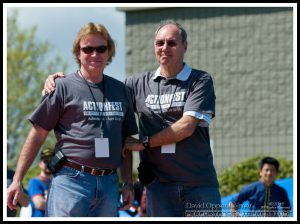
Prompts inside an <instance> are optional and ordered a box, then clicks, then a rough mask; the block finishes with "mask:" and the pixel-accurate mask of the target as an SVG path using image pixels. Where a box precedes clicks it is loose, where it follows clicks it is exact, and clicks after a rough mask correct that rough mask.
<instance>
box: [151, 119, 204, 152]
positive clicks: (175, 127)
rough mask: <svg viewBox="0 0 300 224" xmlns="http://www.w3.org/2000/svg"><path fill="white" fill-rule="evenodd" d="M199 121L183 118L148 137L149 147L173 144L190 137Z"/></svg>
mask: <svg viewBox="0 0 300 224" xmlns="http://www.w3.org/2000/svg"><path fill="white" fill-rule="evenodd" d="M198 123H199V120H198V119H197V118H194V117H191V116H183V117H182V118H181V119H179V120H178V121H177V122H175V123H174V124H172V125H171V126H169V127H167V128H165V129H163V130H162V131H160V132H158V133H156V134H154V135H152V136H150V147H157V146H162V145H167V144H173V143H176V142H179V141H182V140H183V139H185V138H187V137H189V136H191V135H192V134H193V133H194V131H195V129H196V127H197V125H198Z"/></svg>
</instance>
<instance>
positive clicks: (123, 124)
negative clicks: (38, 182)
mask: <svg viewBox="0 0 300 224" xmlns="http://www.w3.org/2000/svg"><path fill="white" fill-rule="evenodd" d="M103 93H104V94H103ZM104 97H105V99H104ZM29 120H30V121H31V122H32V123H36V124H38V125H39V126H41V127H42V128H44V129H46V130H48V131H50V130H52V129H54V132H55V135H56V138H57V144H56V146H55V150H56V151H57V150H59V149H61V150H62V151H63V153H64V154H65V155H66V156H67V158H68V159H69V160H71V161H75V162H77V163H80V164H82V165H86V166H90V167H97V168H118V167H120V165H121V161H122V156H121V150H122V144H123V141H124V139H125V138H126V137H127V136H130V135H134V134H136V133H137V126H136V120H135V117H134V111H133V105H132V100H131V97H130V94H129V91H128V88H127V87H126V86H125V85H124V84H123V83H122V82H120V81H118V80H116V79H114V78H111V77H109V76H106V75H104V81H103V82H101V83H100V84H93V83H90V82H86V81H85V80H84V79H83V78H82V77H81V76H80V75H79V74H78V73H77V72H75V73H72V74H69V75H66V77H65V78H60V79H56V88H55V91H54V92H52V93H51V94H49V95H47V96H46V97H45V98H44V99H43V100H42V102H41V103H40V105H39V106H38V107H37V108H36V110H35V111H34V112H33V114H32V115H31V116H30V118H29ZM100 123H102V129H103V130H104V136H103V137H104V138H109V157H108V158H105V157H104V158H96V156H95V138H100Z"/></svg>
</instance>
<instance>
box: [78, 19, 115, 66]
mask: <svg viewBox="0 0 300 224" xmlns="http://www.w3.org/2000/svg"><path fill="white" fill-rule="evenodd" d="M90 34H100V35H101V36H102V37H103V38H104V39H105V40H106V41H107V50H108V60H107V65H108V64H109V63H110V62H112V58H113V57H114V56H115V43H114V41H113V39H112V38H111V37H110V35H109V33H108V31H107V30H106V28H105V27H104V26H103V25H101V24H95V23H92V22H90V23H87V24H86V25H84V26H83V27H82V28H81V29H80V30H79V32H78V33H77V36H76V38H75V40H74V43H73V50H72V53H73V55H74V57H75V60H76V62H77V64H78V65H79V67H80V66H81V62H80V60H79V54H80V41H81V40H82V39H84V38H86V37H87V36H88V35H90Z"/></svg>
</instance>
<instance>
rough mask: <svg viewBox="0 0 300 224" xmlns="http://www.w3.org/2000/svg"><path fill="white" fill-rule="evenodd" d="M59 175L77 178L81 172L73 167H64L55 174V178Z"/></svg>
mask: <svg viewBox="0 0 300 224" xmlns="http://www.w3.org/2000/svg"><path fill="white" fill-rule="evenodd" d="M58 175H65V176H68V177H72V178H76V177H77V176H79V175H80V171H78V170H75V169H73V168H71V167H67V166H63V167H62V168H61V169H60V170H58V171H57V172H56V173H55V176H58Z"/></svg>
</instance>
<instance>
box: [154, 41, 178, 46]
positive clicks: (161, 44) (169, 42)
mask: <svg viewBox="0 0 300 224" xmlns="http://www.w3.org/2000/svg"><path fill="white" fill-rule="evenodd" d="M165 43H167V46H169V47H175V46H176V45H177V43H176V41H175V40H166V41H163V40H158V41H156V42H155V46H156V47H162V46H164V45H165Z"/></svg>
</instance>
